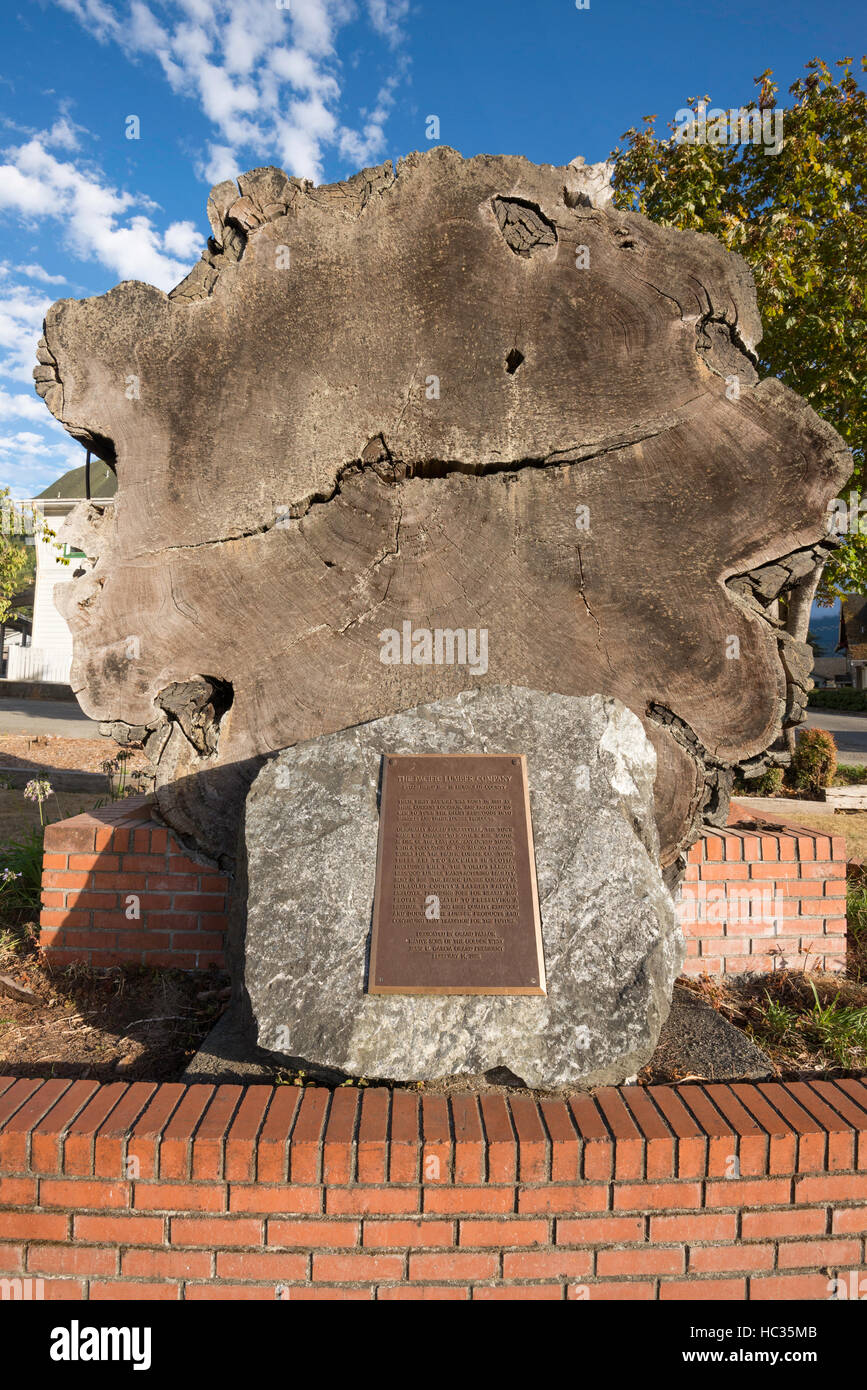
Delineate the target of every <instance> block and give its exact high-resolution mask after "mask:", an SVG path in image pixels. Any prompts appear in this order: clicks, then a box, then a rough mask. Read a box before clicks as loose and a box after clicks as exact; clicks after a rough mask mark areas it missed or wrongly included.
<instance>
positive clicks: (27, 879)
mask: <svg viewBox="0 0 867 1390" xmlns="http://www.w3.org/2000/svg"><path fill="white" fill-rule="evenodd" d="M44 838H45V831H44V828H43V827H42V826H41V825H35V826H33V827H32V829H30V830H29V831H28V832H27V834H26V835H24V836H23V837H22V838H21V839H20V840H11V841H10V842H9V843H8V844H6V845H3V846H2V848H0V873H4V874H7V875H8V876H9V880H8V890H7V892H6V893H5V894H4V902H5V903H8V905H9V906H10V907H17V908H27V909H28V910H30V911H38V910H39V904H40V899H41V894H42V847H43V840H44Z"/></svg>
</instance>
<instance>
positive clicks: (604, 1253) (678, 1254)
mask: <svg viewBox="0 0 867 1390" xmlns="http://www.w3.org/2000/svg"><path fill="white" fill-rule="evenodd" d="M683 1268H684V1253H683V1247H682V1246H675V1247H673V1248H666V1247H665V1246H662V1245H656V1246H652V1247H648V1248H647V1249H641V1248H638V1247H637V1246H630V1247H629V1248H628V1249H626V1250H600V1251H599V1253H598V1255H597V1256H596V1272H597V1274H598V1275H599V1276H600V1277H604V1276H605V1275H606V1274H617V1275H622V1274H682V1273H683Z"/></svg>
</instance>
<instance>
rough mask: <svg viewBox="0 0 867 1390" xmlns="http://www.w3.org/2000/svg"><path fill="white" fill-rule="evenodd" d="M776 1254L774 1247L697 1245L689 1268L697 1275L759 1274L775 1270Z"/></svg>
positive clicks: (693, 1250) (691, 1254)
mask: <svg viewBox="0 0 867 1390" xmlns="http://www.w3.org/2000/svg"><path fill="white" fill-rule="evenodd" d="M701 1239H703V1237H701V1236H699V1240H701ZM774 1253H775V1251H774V1247H773V1245H696V1246H693V1247H692V1248H691V1249H690V1252H689V1267H690V1272H692V1271H694V1272H695V1273H696V1274H727V1273H729V1272H730V1271H732V1270H734V1271H738V1270H743V1271H744V1273H746V1274H757V1273H758V1272H759V1271H762V1272H765V1271H767V1270H769V1269H773V1267H774Z"/></svg>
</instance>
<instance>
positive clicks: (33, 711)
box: [0, 699, 99, 738]
mask: <svg viewBox="0 0 867 1390" xmlns="http://www.w3.org/2000/svg"><path fill="white" fill-rule="evenodd" d="M0 734H57V735H58V736H59V737H60V738H99V725H98V724H96V723H94V721H93V720H92V719H88V718H87V716H86V715H84V714H82V712H81V709H80V707H79V706H78V705H77V704H76V703H75V701H74V700H9V699H0Z"/></svg>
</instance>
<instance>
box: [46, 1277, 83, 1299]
mask: <svg viewBox="0 0 867 1390" xmlns="http://www.w3.org/2000/svg"><path fill="white" fill-rule="evenodd" d="M43 1296H44V1298H45V1299H46V1301H47V1302H52V1303H53V1302H67V1301H69V1302H73V1301H74V1302H75V1303H80V1302H81V1300H82V1299H83V1298H84V1285H83V1284H82V1282H81V1280H80V1279H46V1281H45V1289H44V1295H43Z"/></svg>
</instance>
